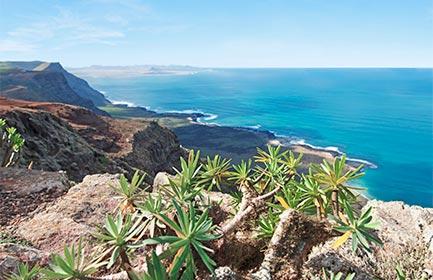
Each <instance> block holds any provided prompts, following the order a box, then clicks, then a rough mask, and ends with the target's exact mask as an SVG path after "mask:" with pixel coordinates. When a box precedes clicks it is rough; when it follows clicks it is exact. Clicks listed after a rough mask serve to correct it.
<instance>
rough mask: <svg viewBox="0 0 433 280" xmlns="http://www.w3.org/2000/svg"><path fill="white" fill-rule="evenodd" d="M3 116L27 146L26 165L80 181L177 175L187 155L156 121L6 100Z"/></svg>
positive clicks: (0, 109)
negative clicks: (138, 172) (91, 176)
mask: <svg viewBox="0 0 433 280" xmlns="http://www.w3.org/2000/svg"><path fill="white" fill-rule="evenodd" d="M0 117H3V118H5V119H6V120H7V122H8V123H9V125H11V126H15V127H17V129H18V131H19V132H20V133H21V134H22V135H23V137H24V139H25V140H26V144H25V146H24V149H23V153H22V155H23V156H22V160H21V166H23V167H26V166H27V165H28V164H29V163H30V162H33V168H34V169H42V170H49V171H57V170H65V171H66V173H67V175H68V176H69V177H70V178H71V179H73V180H74V181H81V180H82V178H83V177H84V176H85V175H88V174H96V173H105V172H109V173H124V172H127V173H131V172H130V171H132V169H133V168H138V169H141V170H144V171H145V172H147V173H148V174H149V175H148V180H149V182H150V181H151V180H152V179H153V176H154V175H155V174H156V173H157V172H159V171H169V172H170V171H172V167H173V166H177V165H178V162H179V158H180V156H181V155H183V154H184V150H183V149H182V148H181V147H180V145H179V143H178V141H177V138H176V136H175V135H174V134H173V133H172V132H171V131H170V130H168V129H166V128H162V127H161V126H159V125H158V124H157V123H155V122H149V121H144V120H117V119H111V118H108V117H103V116H99V115H96V114H95V113H93V112H91V111H89V110H87V109H84V108H80V107H75V106H70V105H64V104H59V103H38V102H26V101H18V100H9V99H1V98H0Z"/></svg>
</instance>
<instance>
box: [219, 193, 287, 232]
mask: <svg viewBox="0 0 433 280" xmlns="http://www.w3.org/2000/svg"><path fill="white" fill-rule="evenodd" d="M279 190H280V186H278V187H277V188H275V189H274V190H273V191H271V192H268V193H266V194H264V195H261V196H258V197H256V198H254V199H252V200H248V201H246V202H245V205H246V206H245V207H244V209H243V210H239V211H238V212H237V213H236V215H235V216H234V217H233V219H231V220H230V221H229V222H228V223H227V224H225V225H224V226H223V227H222V228H221V234H222V235H227V234H229V233H231V232H232V231H233V230H234V229H235V228H236V226H237V225H239V224H240V223H241V222H242V221H243V220H245V218H246V217H248V216H249V215H250V214H251V213H252V212H253V211H254V210H257V208H258V207H259V206H260V205H261V204H262V203H263V202H264V201H265V200H266V199H268V198H269V197H272V196H274V195H275V194H276V193H277V192H278V191H279ZM243 200H244V198H242V201H243Z"/></svg>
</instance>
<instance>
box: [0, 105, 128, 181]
mask: <svg viewBox="0 0 433 280" xmlns="http://www.w3.org/2000/svg"><path fill="white" fill-rule="evenodd" d="M0 117H3V118H5V119H6V121H7V123H8V124H9V125H10V126H14V127H16V128H17V130H18V131H19V132H20V133H21V134H22V136H23V137H24V139H25V141H26V143H25V145H24V148H23V150H22V158H21V161H20V164H21V166H23V167H26V166H27V165H29V164H30V163H31V162H32V163H33V168H34V169H39V170H47V171H59V170H64V171H66V173H67V175H68V176H69V177H70V178H71V179H73V180H74V181H81V179H82V178H83V177H84V176H85V175H87V174H95V173H100V172H113V173H117V172H122V168H120V167H119V166H118V164H117V163H116V162H114V161H113V160H111V159H110V158H108V157H107V156H106V154H105V153H103V152H102V151H100V150H98V149H95V148H94V147H92V146H91V145H90V144H89V143H87V141H86V140H85V139H84V138H83V137H81V136H80V135H79V134H77V132H76V131H75V130H74V129H73V128H72V127H71V126H70V125H69V124H68V123H67V122H65V121H64V120H62V119H60V118H58V117H56V116H54V115H53V114H51V113H49V112H46V111H41V110H28V109H21V108H13V109H12V110H10V109H9V110H2V106H1V104H0Z"/></svg>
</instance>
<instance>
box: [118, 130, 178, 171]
mask: <svg viewBox="0 0 433 280" xmlns="http://www.w3.org/2000/svg"><path fill="white" fill-rule="evenodd" d="M133 137H134V138H133V142H132V150H131V151H130V152H129V153H127V154H126V155H125V156H124V157H122V159H123V160H125V161H126V162H127V163H128V164H129V165H131V166H134V167H137V168H140V169H142V170H145V171H147V172H148V173H149V175H150V176H151V178H153V176H155V175H156V173H157V172H159V171H169V172H172V171H173V167H177V166H178V163H179V158H180V157H181V156H184V155H185V151H184V150H183V149H181V148H180V146H179V142H178V141H177V138H176V135H175V134H174V133H173V132H171V131H170V130H169V129H167V128H164V127H161V126H160V125H158V124H157V123H156V122H150V123H149V124H148V125H147V126H146V127H145V128H144V129H143V130H141V131H139V132H137V133H135V134H134V136H133Z"/></svg>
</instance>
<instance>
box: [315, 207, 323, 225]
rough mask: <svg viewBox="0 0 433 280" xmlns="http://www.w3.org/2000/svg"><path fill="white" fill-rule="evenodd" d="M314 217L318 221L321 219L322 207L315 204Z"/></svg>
mask: <svg viewBox="0 0 433 280" xmlns="http://www.w3.org/2000/svg"><path fill="white" fill-rule="evenodd" d="M316 217H317V219H318V220H319V221H320V220H322V209H321V207H320V205H316Z"/></svg>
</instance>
